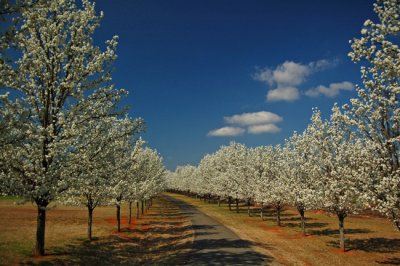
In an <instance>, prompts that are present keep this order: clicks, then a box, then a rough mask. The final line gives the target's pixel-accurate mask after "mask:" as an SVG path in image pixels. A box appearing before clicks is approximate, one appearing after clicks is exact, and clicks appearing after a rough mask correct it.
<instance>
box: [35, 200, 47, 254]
mask: <svg viewBox="0 0 400 266" xmlns="http://www.w3.org/2000/svg"><path fill="white" fill-rule="evenodd" d="M46 207H47V204H46V205H37V208H38V215H37V224H36V245H35V255H36V256H43V255H44V236H45V229H46V228H45V227H46Z"/></svg>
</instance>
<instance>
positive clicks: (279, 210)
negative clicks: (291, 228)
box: [276, 203, 282, 226]
mask: <svg viewBox="0 0 400 266" xmlns="http://www.w3.org/2000/svg"><path fill="white" fill-rule="evenodd" d="M281 208H282V206H281V204H280V203H278V205H276V223H277V224H278V226H281Z"/></svg>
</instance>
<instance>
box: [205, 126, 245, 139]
mask: <svg viewBox="0 0 400 266" xmlns="http://www.w3.org/2000/svg"><path fill="white" fill-rule="evenodd" d="M244 132H245V130H244V129H243V128H240V127H222V128H218V129H214V130H211V131H210V132H208V134H207V136H210V137H233V136H239V135H242V134H243V133H244Z"/></svg>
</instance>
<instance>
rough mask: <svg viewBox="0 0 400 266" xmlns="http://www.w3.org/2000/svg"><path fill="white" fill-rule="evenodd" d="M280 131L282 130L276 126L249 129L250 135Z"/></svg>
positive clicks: (269, 125)
mask: <svg viewBox="0 0 400 266" xmlns="http://www.w3.org/2000/svg"><path fill="white" fill-rule="evenodd" d="M280 131H281V129H280V128H279V127H277V126H276V125H274V124H266V125H255V126H249V128H248V129H247V132H249V133H250V134H261V133H278V132H280Z"/></svg>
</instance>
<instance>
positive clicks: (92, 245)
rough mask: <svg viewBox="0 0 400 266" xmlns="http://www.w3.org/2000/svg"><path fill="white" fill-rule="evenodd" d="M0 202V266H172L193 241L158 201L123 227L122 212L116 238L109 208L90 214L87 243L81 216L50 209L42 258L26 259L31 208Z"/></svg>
mask: <svg viewBox="0 0 400 266" xmlns="http://www.w3.org/2000/svg"><path fill="white" fill-rule="evenodd" d="M16 201H17V199H15V198H2V199H1V200H0V213H1V214H2V215H1V216H0V265H17V264H26V265H31V264H39V265H77V264H79V265H95V264H97V265H113V264H129V265H132V264H136V265H137V264H175V263H179V261H178V260H179V259H180V258H181V256H180V254H181V253H185V252H188V250H189V249H190V246H191V243H192V241H193V233H192V232H193V231H192V229H191V223H190V222H189V221H188V220H187V219H186V217H185V215H183V214H182V213H181V211H180V210H179V209H178V208H177V207H176V206H174V205H172V204H171V203H170V202H168V201H166V200H165V199H163V198H157V199H155V200H154V204H153V206H152V208H150V210H148V211H147V212H146V214H145V215H144V216H142V217H141V218H139V219H133V221H132V223H131V224H130V225H129V224H128V222H127V221H128V219H127V213H128V209H127V206H123V208H122V210H123V213H122V232H120V233H117V232H116V219H115V207H112V206H110V207H99V208H96V209H95V212H94V217H93V218H94V224H93V235H94V237H95V240H94V241H92V242H89V241H87V235H86V234H87V231H86V230H87V211H86V210H85V209H84V208H80V207H68V206H62V205H56V204H53V205H51V206H50V208H49V211H48V213H47V218H48V220H47V224H46V255H45V256H43V257H32V254H33V249H34V239H35V238H34V236H35V228H36V220H35V219H36V206H34V205H33V204H31V203H25V204H21V205H17V204H15V202H16Z"/></svg>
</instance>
